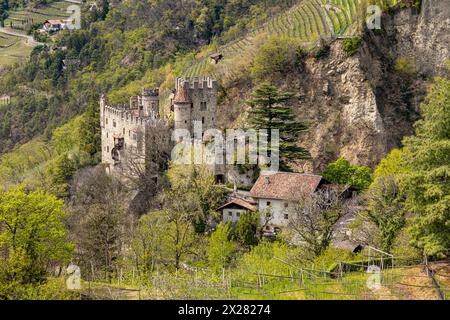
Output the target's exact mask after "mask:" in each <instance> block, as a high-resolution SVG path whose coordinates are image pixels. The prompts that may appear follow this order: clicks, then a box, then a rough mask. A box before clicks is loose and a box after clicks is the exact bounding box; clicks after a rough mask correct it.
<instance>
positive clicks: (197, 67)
mask: <svg viewBox="0 0 450 320" xmlns="http://www.w3.org/2000/svg"><path fill="white" fill-rule="evenodd" d="M378 2H384V4H385V5H386V4H387V5H395V4H396V3H397V2H398V0H387V1H381V0H303V1H300V2H299V3H298V4H297V5H296V6H294V7H293V8H291V9H290V10H289V11H287V12H285V13H283V14H280V15H278V16H276V17H274V18H272V19H271V20H270V21H269V22H267V23H265V24H264V25H262V27H260V28H259V29H256V30H253V31H251V32H250V33H249V34H248V35H247V36H246V37H244V38H242V39H238V40H236V41H233V42H231V43H229V44H226V45H224V46H222V47H220V48H219V49H218V50H217V51H219V52H221V53H222V54H223V60H222V61H221V62H220V63H219V64H217V65H213V64H212V61H211V59H209V58H208V56H209V54H212V53H213V52H209V53H207V54H205V53H203V54H202V56H203V57H202V58H197V59H193V60H192V61H191V62H190V64H189V67H188V68H187V70H186V72H185V73H184V76H185V77H193V76H213V77H216V78H217V77H231V78H232V77H233V76H234V75H235V74H236V73H237V72H238V71H239V68H243V67H245V66H246V65H248V63H249V62H250V61H251V57H252V56H253V55H254V53H255V52H256V50H257V47H258V45H259V43H261V42H262V41H261V37H262V38H264V37H265V36H271V35H279V36H284V37H289V38H292V39H296V40H298V41H299V42H301V43H304V45H305V46H311V45H313V44H314V43H315V42H316V41H318V40H319V39H320V38H330V37H339V36H347V35H354V34H358V33H359V29H360V26H361V23H362V22H363V21H364V20H365V16H366V12H367V8H368V7H369V6H370V5H371V4H373V3H378ZM236 61H239V63H236Z"/></svg>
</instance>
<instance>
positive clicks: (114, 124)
mask: <svg viewBox="0 0 450 320" xmlns="http://www.w3.org/2000/svg"><path fill="white" fill-rule="evenodd" d="M116 125H117V124H116V120H113V127H114V128H115V127H116Z"/></svg>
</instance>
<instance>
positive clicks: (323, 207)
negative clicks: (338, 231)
mask: <svg viewBox="0 0 450 320" xmlns="http://www.w3.org/2000/svg"><path fill="white" fill-rule="evenodd" d="M345 212H346V209H345V203H344V201H343V199H342V197H341V196H340V194H339V193H338V192H335V191H332V190H321V191H318V192H316V193H314V194H311V195H305V196H302V197H301V198H300V199H297V200H296V201H295V202H294V205H293V206H292V207H291V214H290V215H291V219H290V221H289V226H288V233H289V234H290V236H291V237H292V241H293V242H300V243H301V244H302V245H303V246H304V248H305V249H306V250H308V251H310V252H311V253H313V254H314V255H316V256H319V255H320V254H321V253H322V252H323V251H324V250H325V249H327V248H328V246H329V245H330V243H331V241H332V239H333V233H334V232H333V231H334V227H335V224H336V222H337V221H338V220H339V219H340V218H341V217H342V216H343V215H344V214H345Z"/></svg>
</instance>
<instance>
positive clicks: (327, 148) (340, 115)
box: [219, 0, 450, 172]
mask: <svg viewBox="0 0 450 320" xmlns="http://www.w3.org/2000/svg"><path fill="white" fill-rule="evenodd" d="M449 7H450V3H449V1H439V0H425V1H424V2H423V8H422V10H421V12H417V11H415V10H413V9H404V10H400V9H397V10H394V11H393V12H391V13H389V14H386V15H385V16H384V17H383V19H382V22H383V25H382V30H379V31H376V32H372V31H367V32H366V33H365V34H364V36H363V38H364V44H363V46H362V48H361V50H360V52H359V53H358V54H356V55H355V56H353V57H350V58H349V57H347V55H346V54H345V53H344V52H343V50H342V42H341V40H337V41H335V42H334V43H333V44H332V45H331V51H330V55H329V56H328V57H326V58H323V59H320V60H316V59H315V58H314V57H310V58H308V59H307V60H306V61H305V67H304V69H303V70H302V71H301V72H298V73H297V74H292V75H290V76H288V77H287V78H286V79H283V80H282V81H280V83H279V85H280V86H281V87H283V89H285V90H288V91H292V92H295V93H297V97H298V98H297V99H296V101H295V102H294V108H295V112H296V114H297V115H298V117H299V119H304V120H306V121H307V122H309V123H310V124H311V126H310V130H309V132H308V133H307V134H306V135H304V136H303V137H302V139H301V141H302V142H301V144H302V145H303V146H305V147H306V148H308V149H309V150H310V152H311V155H312V157H313V159H314V160H313V161H312V162H308V163H305V165H304V166H303V167H302V168H298V169H299V170H300V171H307V172H310V171H317V170H320V169H322V168H323V166H324V165H325V164H327V163H329V162H330V161H333V160H335V159H336V158H338V157H340V156H345V157H346V158H347V159H349V160H350V161H351V162H353V163H355V164H360V165H368V166H375V165H376V164H377V163H378V162H379V161H380V160H381V158H383V157H384V156H385V155H386V153H388V152H389V151H390V150H391V149H393V148H395V147H399V146H400V145H401V140H402V138H403V137H404V136H407V135H411V134H412V133H413V126H412V125H413V123H414V122H415V121H416V120H418V119H419V116H420V115H419V105H420V102H421V101H423V98H424V96H425V94H426V84H427V83H428V81H429V80H430V79H432V77H433V76H435V75H439V74H443V73H445V72H446V68H445V60H446V59H449V58H450V56H449V47H450V43H449V37H450V13H449ZM399 59H402V60H403V61H407V62H408V64H410V65H411V66H412V67H413V68H414V69H415V72H413V74H404V73H402V72H400V71H398V70H397V69H396V64H398V61H399ZM240 89H241V90H235V92H234V93H233V92H232V93H231V97H234V101H233V99H232V98H230V99H228V100H226V101H225V102H224V104H223V105H222V107H221V108H219V112H221V110H220V109H222V110H224V108H227V109H228V110H227V111H226V112H224V113H226V114H227V115H228V118H226V119H225V118H224V117H222V119H221V120H222V122H223V123H225V124H227V125H230V122H234V124H233V125H234V126H238V125H239V122H241V120H242V119H243V118H245V116H243V115H242V113H240V112H239V111H238V110H239V109H238V108H239V107H240V108H241V109H240V110H242V103H241V101H242V99H245V98H246V97H247V96H248V92H249V91H248V90H249V84H248V83H245V84H242V85H241V87H240ZM237 101H239V102H237ZM233 110H234V111H233Z"/></svg>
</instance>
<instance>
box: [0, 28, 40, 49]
mask: <svg viewBox="0 0 450 320" xmlns="http://www.w3.org/2000/svg"><path fill="white" fill-rule="evenodd" d="M0 33H5V34H8V35H11V36H16V37H20V38H24V39H25V43H26V44H27V45H29V46H32V47H36V46H38V45H41V44H43V43H41V42H37V41H35V40H34V39H33V36H29V35H26V34H23V33H20V32H18V31H15V30H13V29H9V28H3V27H0Z"/></svg>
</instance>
